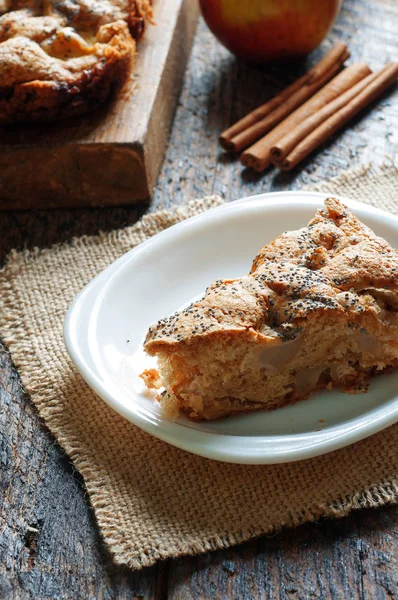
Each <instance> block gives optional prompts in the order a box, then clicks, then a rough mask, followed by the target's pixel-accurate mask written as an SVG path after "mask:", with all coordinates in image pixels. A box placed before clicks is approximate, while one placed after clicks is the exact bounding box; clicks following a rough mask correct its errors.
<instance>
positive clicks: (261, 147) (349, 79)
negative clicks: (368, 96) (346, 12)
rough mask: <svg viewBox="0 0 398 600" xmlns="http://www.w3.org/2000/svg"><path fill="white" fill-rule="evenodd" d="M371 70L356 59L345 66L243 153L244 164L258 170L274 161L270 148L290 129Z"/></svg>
mask: <svg viewBox="0 0 398 600" xmlns="http://www.w3.org/2000/svg"><path fill="white" fill-rule="evenodd" d="M370 73H371V70H370V69H369V67H368V66H367V65H366V64H365V63H354V64H353V65H351V66H349V67H347V68H346V69H344V70H343V71H342V72H341V73H339V74H338V75H337V76H336V77H335V78H334V79H332V81H330V82H329V83H328V84H327V85H325V86H324V87H323V88H322V89H321V90H319V91H318V92H317V93H316V94H315V95H314V96H312V98H310V99H309V100H307V102H305V103H304V104H302V106H300V107H299V108H297V109H296V110H295V111H294V112H292V113H291V114H290V115H289V116H288V117H287V118H286V119H284V120H283V121H282V122H281V123H279V125H277V126H276V127H275V128H274V129H273V130H272V131H270V132H269V133H268V134H267V135H265V136H264V137H263V138H262V139H260V140H259V141H258V142H256V143H255V144H254V145H253V146H251V147H250V148H248V149H247V150H246V151H245V152H243V154H242V155H241V162H242V164H243V165H244V166H245V167H251V168H253V169H255V170H256V171H258V172H261V171H264V169H266V168H267V167H268V166H269V165H270V164H271V149H272V148H273V147H274V146H275V144H276V143H277V142H278V141H279V140H280V139H281V138H283V137H284V136H285V135H286V134H287V133H288V132H290V131H293V130H295V129H296V128H297V127H298V126H299V125H300V124H301V123H302V122H303V121H305V120H306V119H307V118H308V117H311V116H312V115H313V114H314V113H316V112H317V111H318V110H320V109H321V108H322V107H324V106H325V105H327V104H329V102H331V101H333V100H334V99H335V98H338V97H339V96H341V94H343V93H344V92H346V91H347V90H349V89H350V88H352V87H353V86H354V85H355V84H356V83H357V82H358V81H361V80H362V79H364V78H365V77H366V76H367V75H369V74H370Z"/></svg>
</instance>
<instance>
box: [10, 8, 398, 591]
mask: <svg viewBox="0 0 398 600" xmlns="http://www.w3.org/2000/svg"><path fill="white" fill-rule="evenodd" d="M397 22H398V5H397V3H396V2H395V1H394V0H388V1H387V0H345V2H344V4H343V10H342V13H341V15H340V17H339V19H338V21H337V23H336V26H335V27H334V29H333V32H332V36H331V38H330V41H334V40H336V39H343V40H344V41H346V42H347V43H348V44H349V46H350V49H351V52H352V62H354V61H356V60H365V61H367V62H368V63H369V64H370V66H373V67H374V68H379V67H380V66H381V65H382V64H384V62H387V60H388V59H395V60H397V58H398V55H397V54H398V49H397V46H396V24H397ZM318 57H319V53H318V54H317V53H314V56H313V57H311V61H310V63H311V64H312V62H314V61H315V60H316V59H317V58H318ZM304 70H305V65H296V66H290V67H289V68H284V69H283V70H281V69H279V68H276V67H272V68H268V69H259V68H254V67H249V66H247V65H245V64H244V63H241V62H240V61H237V60H235V59H233V58H232V57H231V56H230V55H229V54H228V52H227V51H226V50H224V49H223V48H221V47H220V46H219V45H218V44H217V42H216V41H215V40H214V39H213V37H212V36H211V34H210V33H209V32H208V30H207V29H206V27H205V26H204V25H203V23H201V25H200V28H199V31H198V35H197V37H196V41H195V45H194V48H193V53H192V56H191V59H190V63H189V68H188V71H187V74H186V78H185V85H184V89H183V92H182V94H181V96H180V100H179V105H178V108H177V112H176V116H175V119H174V125H173V129H172V134H171V139H170V144H169V148H168V151H167V154H166V159H165V161H164V163H163V167H162V169H161V172H160V177H159V179H158V183H157V187H156V191H155V195H154V200H153V203H152V205H151V207H150V210H155V209H156V208H158V207H161V206H162V207H163V206H170V205H173V204H176V203H183V202H185V201H187V200H188V199H190V198H192V197H195V196H201V195H203V194H205V193H213V192H216V193H220V194H221V195H223V196H224V197H225V198H226V199H227V200H233V199H235V198H238V197H239V196H243V195H248V194H251V193H258V192H261V191H267V190H277V189H285V188H300V187H303V186H304V185H310V184H311V183H312V182H314V181H319V180H320V179H322V178H328V177H330V176H333V175H336V174H338V173H339V172H341V170H343V169H345V168H348V167H349V166H351V165H354V164H359V163H362V162H367V161H369V160H371V159H374V160H376V161H381V160H385V159H386V157H388V156H394V154H395V153H397V152H398V133H397V132H398V93H397V91H396V90H395V91H392V92H391V93H390V94H389V95H386V96H385V98H384V99H383V100H382V101H381V102H380V103H378V104H376V105H374V106H373V107H372V110H369V111H367V112H366V113H365V114H363V115H361V116H360V117H359V118H358V119H356V121H355V122H354V123H353V124H352V125H350V126H349V127H347V128H346V129H345V130H344V131H343V132H342V133H341V134H339V135H338V136H335V137H334V138H333V139H332V140H330V142H329V143H328V144H327V145H325V146H324V147H323V148H322V149H321V150H320V152H319V153H317V154H316V155H314V156H313V157H311V159H310V160H308V161H306V162H305V163H304V164H303V165H302V166H300V167H299V168H297V169H296V170H295V171H294V172H292V173H291V174H288V175H280V174H278V172H277V171H275V170H270V171H268V172H266V173H264V175H262V176H257V175H256V176H254V175H252V174H250V173H247V172H245V171H242V168H241V166H240V165H239V164H238V163H237V162H235V161H234V160H231V159H230V158H228V157H225V155H224V153H223V152H222V150H221V149H220V148H219V146H218V141H217V137H218V133H219V132H220V131H222V130H223V129H225V128H226V127H227V125H229V124H230V123H232V122H234V121H235V120H237V119H238V118H239V117H241V116H243V115H244V114H246V113H247V112H248V111H249V110H251V109H252V108H254V106H256V105H257V104H259V103H260V102H262V101H264V100H266V99H267V98H268V97H270V96H271V95H272V93H274V92H275V91H277V90H280V89H282V88H283V87H284V86H285V85H286V84H287V83H288V82H289V81H292V80H293V79H294V77H296V76H297V75H298V74H299V73H302V72H303V71H304ZM143 210H144V208H143V207H142V206H134V207H129V206H125V207H123V208H113V209H111V208H104V209H101V210H99V209H97V210H89V209H81V210H75V211H68V210H58V211H54V212H51V211H44V210H40V211H32V212H8V213H6V212H4V213H0V254H1V256H2V257H3V258H4V256H5V254H6V253H7V251H9V250H10V249H11V248H12V247H14V246H18V247H20V248H21V247H24V246H26V247H32V246H35V245H40V246H49V245H51V244H52V243H54V242H57V241H61V240H65V239H70V238H71V237H72V236H73V235H81V234H82V233H84V232H87V233H95V232H96V231H98V229H113V228H115V227H119V226H123V225H127V224H129V223H133V222H134V221H135V220H136V219H137V218H139V216H140V215H141V214H142V212H143ZM0 388H1V399H0V598H1V599H3V598H4V599H5V600H9V599H11V598H18V599H19V598H22V599H25V598H35V600H36V599H40V600H41V599H42V598H45V599H47V598H48V599H51V600H53V599H54V600H58V599H60V600H64V599H69V598H72V599H74V598H84V599H86V598H89V599H90V600H91V599H94V598H98V599H100V598H101V599H106V600H108V599H111V598H112V599H116V600H119V599H127V598H128V599H129V600H130V599H135V598H137V599H138V598H145V599H148V600H149V599H151V600H152V599H155V600H165V599H166V598H170V599H172V600H177V599H184V600H185V599H188V600H189V599H195V600H196V599H201V598H206V599H213V598H222V599H223V600H224V599H225V600H229V599H233V600H249V599H250V600H251V599H253V600H254V599H257V598H261V599H267V600H268V599H270V600H279V599H280V598H281V599H283V600H287V599H294V600H307V599H317V600H318V599H319V600H321V599H322V600H326V599H329V598H333V599H337V600H356V599H361V600H384V599H393V598H398V579H397V578H398V564H397V560H398V507H395V506H391V507H386V508H384V509H382V510H375V511H371V510H368V511H361V512H357V513H353V514H352V515H351V516H350V517H348V518H346V519H342V520H339V521H324V522H321V523H310V524H307V525H305V526H303V527H300V528H299V529H297V530H294V531H286V532H282V533H281V534H279V535H277V536H275V537H272V538H262V539H260V540H257V541H255V542H252V543H248V544H244V545H242V546H239V547H237V548H231V549H229V550H227V551H224V552H217V553H211V554H207V555H205V556H200V557H194V558H186V559H181V560H176V561H169V562H168V563H166V564H160V565H158V566H156V567H154V568H152V569H149V570H146V571H143V572H141V573H129V572H126V571H125V570H123V569H119V568H117V567H115V566H114V565H112V563H111V560H110V557H109V556H108V554H107V553H106V550H105V549H104V547H103V545H102V543H101V540H100V539H99V536H98V533H97V530H96V526H95V519H94V517H93V514H92V511H91V509H90V507H89V504H88V501H87V498H86V495H85V492H84V486H83V483H82V481H81V479H80V477H79V476H78V474H77V473H75V472H74V471H73V469H72V467H71V465H70V462H69V460H68V459H67V457H65V455H64V454H63V453H62V451H61V450H60V448H59V447H58V445H57V444H56V443H55V442H54V440H53V438H52V437H51V435H50V434H49V433H48V432H47V431H46V429H45V428H44V427H43V425H42V424H41V422H40V420H39V419H38V417H37V415H36V411H35V410H34V408H33V407H32V406H31V404H30V402H29V400H28V399H27V398H26V396H25V395H24V393H23V390H21V387H20V384H19V379H18V376H17V374H16V373H15V371H14V369H13V367H12V365H11V363H10V360H9V357H8V354H7V352H6V351H5V350H3V351H2V352H0ZM28 527H30V528H31V529H28ZM35 530H37V531H35Z"/></svg>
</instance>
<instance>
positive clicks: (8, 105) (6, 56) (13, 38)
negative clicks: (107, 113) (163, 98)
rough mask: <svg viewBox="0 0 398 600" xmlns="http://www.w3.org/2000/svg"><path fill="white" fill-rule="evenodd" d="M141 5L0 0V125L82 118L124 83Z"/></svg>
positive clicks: (132, 1)
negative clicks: (78, 116)
mask: <svg viewBox="0 0 398 600" xmlns="http://www.w3.org/2000/svg"><path fill="white" fill-rule="evenodd" d="M150 18H151V5H150V2H149V1H148V0H141V1H139V0H26V1H22V0H0V123H14V122H24V121H52V120H54V119H59V118H64V117H70V116H75V115H82V114H84V113H86V112H88V111H90V110H92V109H94V108H96V107H97V106H98V105H99V104H100V103H101V102H103V101H104V100H105V99H106V98H107V97H108V95H109V93H110V91H111V89H112V87H114V86H117V85H120V84H121V83H123V81H124V80H125V78H126V75H127V73H128V71H129V69H130V67H131V63H132V60H133V58H134V55H135V48H136V39H138V38H139V37H140V36H141V34H142V32H143V28H144V23H145V20H148V19H150Z"/></svg>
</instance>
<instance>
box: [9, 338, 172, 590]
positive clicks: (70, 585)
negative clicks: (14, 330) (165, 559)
mask: <svg viewBox="0 0 398 600" xmlns="http://www.w3.org/2000/svg"><path fill="white" fill-rule="evenodd" d="M0 469H1V475H0V598H1V599H2V600H11V598H17V599H18V600H19V599H22V600H25V599H28V598H35V599H38V600H39V599H40V600H45V599H46V600H47V599H48V600H57V599H58V598H59V599H64V598H65V599H72V598H85V599H86V598H87V599H94V598H101V599H103V600H110V599H117V600H119V599H120V600H122V599H123V600H127V599H128V600H131V599H133V598H134V599H135V598H136V599H142V600H144V599H145V600H162V598H163V596H162V587H163V585H162V582H163V579H164V566H163V565H159V566H155V567H153V568H152V569H147V570H146V571H145V572H144V573H133V572H131V571H129V570H127V569H124V568H118V567H116V566H114V565H113V564H112V560H111V558H110V556H109V554H108V552H107V551H106V549H105V548H104V545H103V543H102V540H101V539H100V536H99V534H98V531H97V528H96V525H95V519H94V515H93V512H92V510H91V508H90V506H89V503H88V498H87V495H86V493H85V490H84V485H83V481H82V479H81V477H80V476H79V474H78V473H77V472H76V471H75V470H74V469H73V467H72V465H71V463H70V460H69V459H68V457H67V456H66V455H65V454H64V453H63V452H62V450H61V449H60V448H59V446H58V445H57V443H56V442H55V441H54V439H53V437H52V436H51V434H50V433H49V432H48V431H47V430H46V428H45V427H44V426H43V425H42V423H41V422H40V419H39V418H38V416H37V413H36V410H35V408H34V407H33V406H32V404H31V402H30V401H29V398H28V397H27V396H26V395H25V394H24V392H23V390H22V388H21V384H20V381H19V378H18V376H17V374H16V373H15V371H14V370H13V368H12V365H11V361H10V357H9V354H8V352H6V350H5V348H4V346H2V345H0ZM159 586H160V587H159Z"/></svg>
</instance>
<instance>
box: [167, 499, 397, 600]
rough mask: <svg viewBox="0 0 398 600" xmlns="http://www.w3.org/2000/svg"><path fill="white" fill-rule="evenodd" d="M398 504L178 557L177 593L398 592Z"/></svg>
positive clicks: (352, 597) (176, 599)
mask: <svg viewBox="0 0 398 600" xmlns="http://www.w3.org/2000/svg"><path fill="white" fill-rule="evenodd" d="M397 516H398V509H397V507H395V506H394V507H389V508H385V509H383V510H375V511H372V510H366V511H363V512H362V513H354V514H353V515H352V516H351V517H349V518H346V519H342V520H340V521H324V522H322V523H320V524H308V525H304V526H302V527H300V528H298V529H296V530H295V531H286V532H282V533H281V534H279V535H277V536H275V537H273V538H261V539H259V540H257V541H256V542H252V543H251V544H244V545H242V546H239V547H236V548H232V549H228V550H226V551H224V552H217V553H210V554H206V555H205V556H200V557H195V558H187V559H184V560H180V561H175V562H174V563H173V564H172V565H171V567H170V570H169V582H168V589H169V594H168V599H169V600H202V599H203V600H204V599H208V598H228V599H231V600H232V599H234V600H235V599H239V600H252V599H259V600H279V599H280V600H288V599H291V598H295V599H297V600H299V599H300V600H301V599H303V600H304V599H307V598H317V599H318V598H319V599H321V598H322V599H323V598H325V599H326V598H333V599H334V598H336V599H337V598H338V599H339V600H357V599H358V600H375V599H380V600H381V599H385V598H396V597H397V594H398V569H397V567H398V565H397V562H398V519H397Z"/></svg>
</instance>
